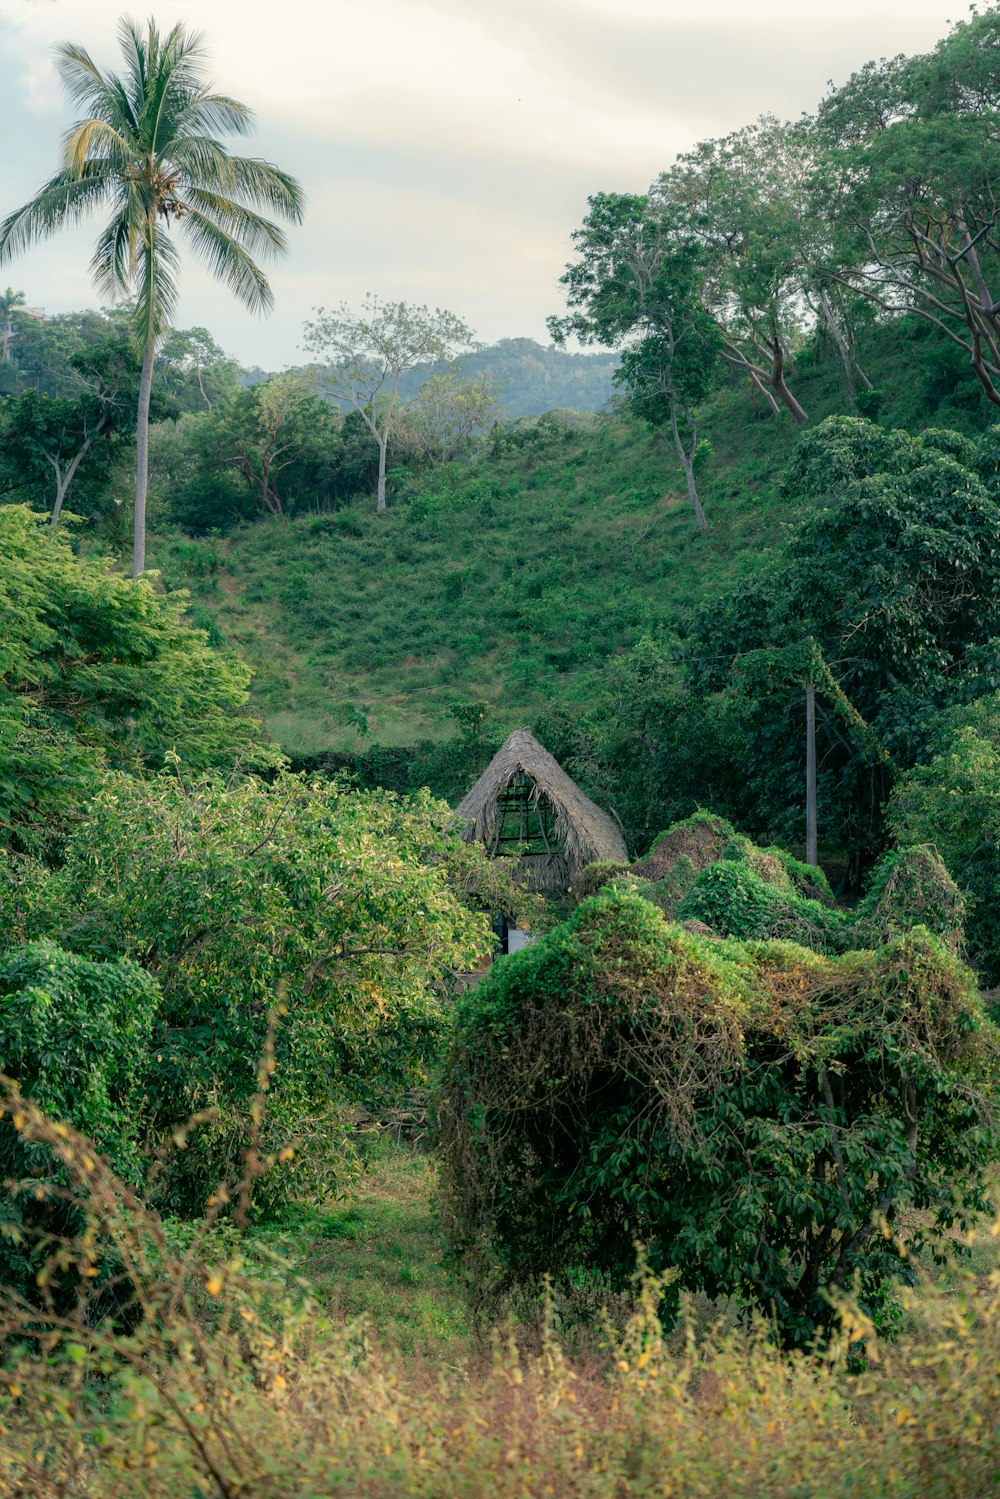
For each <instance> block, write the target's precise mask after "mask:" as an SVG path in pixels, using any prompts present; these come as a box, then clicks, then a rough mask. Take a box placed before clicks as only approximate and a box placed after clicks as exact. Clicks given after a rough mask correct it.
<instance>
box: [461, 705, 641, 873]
mask: <svg viewBox="0 0 1000 1499" xmlns="http://www.w3.org/2000/svg"><path fill="white" fill-rule="evenodd" d="M514 783H517V784H518V785H522V784H524V783H527V796H528V800H529V801H530V803H531V804H532V806H534V807H535V808H539V807H540V804H542V803H547V810H548V811H549V812H550V813H551V825H552V831H553V833H554V840H553V843H552V846H551V848H549V849H547V850H544V851H541V852H532V853H530V854H527V855H525V856H524V857H523V858H522V860H521V866H520V870H519V874H520V877H521V878H522V879H523V881H524V883H525V884H526V885H528V886H529V888H530V889H533V890H564V889H565V888H566V886H567V885H571V884H572V883H573V881H574V880H575V879H576V877H577V876H578V875H579V873H580V870H581V869H582V868H583V866H584V865H585V864H592V863H594V862H595V861H596V860H601V861H604V860H609V861H613V862H615V863H620V864H627V863H628V857H629V856H628V849H627V848H626V846H625V839H624V838H623V837H622V835H621V833H620V831H619V830H618V828H617V827H616V826H615V824H614V823H613V822H612V820H611V818H610V817H609V816H608V814H607V813H606V812H602V811H601V809H600V807H597V806H595V805H594V803H593V802H592V801H591V800H590V798H589V797H588V796H584V794H583V792H582V791H581V790H580V788H579V786H577V784H576V782H575V781H572V780H570V778H569V776H568V775H567V774H566V772H565V771H564V770H563V769H562V767H561V766H560V765H559V764H558V762H557V761H556V760H555V759H553V757H552V756H551V755H550V754H549V752H548V750H547V749H543V747H542V746H541V745H540V744H539V742H538V740H537V739H536V738H535V737H534V735H533V734H530V733H529V732H528V730H527V729H515V731H514V733H513V734H511V736H510V738H509V739H508V740H507V741H506V742H505V743H504V744H503V745H502V746H501V748H500V749H499V750H498V751H497V753H496V754H495V755H494V756H493V759H492V760H491V761H490V763H489V765H488V766H487V767H486V769H485V770H484V771H483V774H482V775H481V776H480V777H479V780H478V781H477V782H476V784H475V785H474V786H473V788H472V790H471V791H470V792H469V794H468V796H467V797H466V798H465V799H464V801H462V802H461V804H460V805H459V808H458V816H459V818H460V819H461V821H462V823H463V830H462V836H463V838H464V839H465V841H466V842H467V843H471V842H472V841H473V840H478V841H479V842H480V843H485V845H486V847H487V848H488V849H490V851H491V852H495V851H496V848H497V842H498V837H499V833H500V819H501V817H502V815H503V814H502V802H503V797H504V793H505V792H507V790H508V788H509V787H510V786H511V785H512V784H514Z"/></svg>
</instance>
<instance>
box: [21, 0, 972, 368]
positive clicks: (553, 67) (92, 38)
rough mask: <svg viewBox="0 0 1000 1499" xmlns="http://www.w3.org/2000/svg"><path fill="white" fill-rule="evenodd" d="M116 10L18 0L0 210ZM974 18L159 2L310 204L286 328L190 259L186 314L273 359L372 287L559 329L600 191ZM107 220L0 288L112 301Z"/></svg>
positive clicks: (70, 0) (601, 5) (227, 341)
mask: <svg viewBox="0 0 1000 1499" xmlns="http://www.w3.org/2000/svg"><path fill="white" fill-rule="evenodd" d="M147 4H148V0H147ZM147 4H141V5H137V6H136V7H134V8H133V11H134V13H136V14H138V15H139V16H140V17H143V16H144V14H145V12H146V9H147ZM122 9H123V6H122V3H121V0H0V216H4V215H6V214H7V213H8V212H10V210H11V209H13V208H15V207H18V206H20V204H21V203H23V202H24V201H25V200H26V199H28V198H29V197H30V196H31V195H32V194H33V193H34V191H35V190H36V189H37V188H38V187H39V186H40V184H41V183H42V182H43V181H44V180H45V178H46V177H48V176H49V175H50V174H51V173H52V172H53V171H54V170H55V169H56V167H57V165H58V161H59V146H60V136H61V132H62V131H63V130H64V129H65V127H66V125H67V124H68V123H69V121H70V119H71V114H70V111H69V110H68V108H67V107H66V105H65V103H64V101H63V97H62V92H61V87H60V83H59V80H58V78H57V76H56V74H55V71H54V69H53V67H52V63H51V48H52V45H53V43H55V42H60V41H73V42H79V43H81V44H83V45H84V46H86V47H87V48H88V49H89V50H90V52H91V53H92V55H93V56H94V57H95V58H96V59H97V61H98V62H99V63H100V64H102V65H106V66H108V67H114V66H116V65H117V43H116V37H115V24H116V21H117V19H118V17H119V15H120V14H121V13H122ZM965 12H966V6H965V4H964V3H962V0H959V3H956V0H837V3H836V4H833V3H830V4H826V3H822V0H685V3H681V0H377V3H375V0H267V3H264V0H198V3H197V4H195V3H193V0H163V3H161V4H159V5H158V6H157V10H156V14H157V21H158V23H159V24H160V26H161V27H163V28H166V27H169V26H170V25H172V24H173V23H174V21H176V20H181V21H184V22H187V23H189V24H191V25H193V26H195V27H196V28H199V29H201V30H202V31H203V32H204V33H205V36H206V38H207V40H208V43H209V49H210V62H211V73H212V77H213V80H214V82H215V84H216V85H217V87H218V88H219V89H220V90H221V91H223V92H225V93H228V94H233V95H235V96H236V97H237V98H239V99H242V100H243V101H244V102H245V103H247V104H250V105H251V106H253V108H254V109H255V110H256V111H257V113H258V116H259V130H258V133H257V135H256V137H254V138H252V141H251V143H250V144H249V145H246V144H243V145H240V146H239V147H238V148H237V149H241V150H245V151H248V152H250V153H252V154H256V155H260V156H264V157H266V158H267V159H269V160H271V161H275V162H277V163H278V164H279V165H280V166H282V167H283V168H285V170H286V171H289V172H292V173H294V174H295V175H296V176H297V177H298V178H299V179H300V180H301V182H302V184H303V186H304V188H305V190H306V194H307V198H308V202H307V210H306V219H305V222H304V224H303V225H302V227H301V228H299V229H295V230H293V231H292V232H291V236H290V238H291V250H290V253H289V255H288V257H287V259H286V260H284V261H283V262H282V263H281V264H279V265H278V266H277V267H276V268H275V269H274V271H273V275H272V282H273V285H274V290H275V294H276V307H275V311H274V313H273V314H272V316H271V317H270V319H268V320H267V321H266V322H261V321H259V320H257V319H254V318H251V317H250V316H249V315H248V314H247V313H245V312H244V311H243V310H242V309H241V308H240V307H238V306H237V305H236V304H235V303H234V302H233V301H232V299H231V298H230V297H229V295H228V293H227V292H226V291H225V290H223V289H221V288H220V287H218V286H216V285H214V284H213V283H212V282H211V280H210V278H209V277H208V276H207V275H206V274H205V273H204V272H202V271H201V270H200V268H199V267H198V266H197V265H196V263H195V262H194V261H193V260H192V259H191V258H190V257H188V258H187V259H186V261H185V266H184V271H183V289H182V300H181V307H180V312H179V319H178V321H179V323H180V324H181V325H182V326H191V325H193V324H204V325H205V326H207V327H208V328H210V329H211V330H212V332H213V333H214V334H215V336H216V337H217V338H218V340H219V341H220V343H222V344H223V345H224V347H225V348H227V349H228V350H229V351H230V352H231V353H233V354H235V355H236V356H237V357H238V358H240V359H241V360H243V361H244V362H245V363H247V364H261V365H264V366H265V367H268V368H277V367H279V366H281V365H284V364H288V363H294V362H296V361H297V360H299V359H301V358H303V357H304V356H303V354H302V351H301V337H302V323H303V321H304V319H305V318H306V317H308V316H309V313H310V309H311V308H312V307H314V306H316V305H317V304H320V303H325V304H326V305H328V306H329V305H331V304H334V303H337V302H340V301H342V300H346V301H348V302H357V301H358V300H360V298H361V296H362V295H363V293H364V292H365V291H368V290H371V291H375V292H378V293H380V294H381V295H383V296H385V297H391V298H400V297H402V298H406V299H408V300H411V301H417V302H427V303H429V304H430V305H432V306H441V307H447V308H449V309H451V310H452V311H454V312H457V313H459V314H461V315H462V316H463V317H465V318H466V319H467V320H468V321H469V322H470V323H471V324H472V325H473V327H474V328H475V329H476V331H477V332H478V334H479V336H480V337H481V338H482V339H484V340H486V341H488V342H492V341H494V340H495V339H498V338H503V337H515V336H519V335H527V336H529V337H533V338H537V339H539V340H540V341H542V342H547V335H546V332H545V318H546V316H547V315H548V314H549V313H552V312H559V311H560V310H561V298H560V289H559V287H558V285H557V282H558V278H559V276H560V274H561V272H562V270H563V268H564V266H565V263H566V261H567V259H568V258H569V257H570V254H571V246H570V243H569V236H570V234H571V233H572V231H573V230H574V229H575V228H576V227H577V226H578V225H579V223H580V221H581V219H582V218H583V215H584V213H585V210H586V200H587V196H588V194H590V193H593V192H599V191H623V192H641V191H643V190H644V189H645V188H646V187H647V186H648V184H649V182H650V181H651V180H652V178H653V177H654V176H655V175H656V174H657V173H658V172H659V171H661V170H662V169H663V168H664V167H666V166H668V165H669V163H670V162H671V161H672V159H673V158H674V156H675V155H676V154H677V152H678V151H682V150H684V149H685V148H687V147H688V146H690V145H691V144H693V143H694V142H695V141H697V140H702V139H705V138H706V137H709V136H714V135H719V134H722V133H724V132H726V131H729V130H732V129H735V128H737V127H738V126H740V125H742V124H745V123H747V122H749V121H750V120H752V119H754V118H755V117H756V116H757V115H759V114H762V113H765V112H767V113H773V114H777V115H780V116H783V117H795V116H797V115H799V114H800V113H801V112H802V111H803V110H808V109H812V108H813V107H814V106H815V104H816V103H817V101H818V100H819V98H820V97H821V96H822V94H823V92H824V91H825V88H826V84H827V81H828V80H830V79H833V80H834V81H835V82H842V81H843V80H844V79H845V78H846V77H847V76H848V74H849V73H850V72H852V71H853V69H855V68H856V67H858V66H860V65H861V64H862V63H864V62H865V61H866V60H867V59H868V58H870V57H878V56H883V55H891V54H894V53H897V52H908V53H909V52H919V51H924V50H926V49H927V48H929V47H931V46H932V45H933V44H934V42H935V41H936V40H937V39H938V38H939V37H940V36H942V35H944V33H945V32H946V31H947V30H948V22H949V18H951V17H955V18H957V17H959V16H961V15H963V14H964V13H965ZM95 234H96V225H95V224H91V225H88V226H87V227H86V228H85V229H81V230H72V231H64V232H63V233H62V234H60V235H59V236H58V238H57V239H55V240H53V241H52V242H50V243H49V244H48V245H46V246H44V247H42V248H40V249H39V250H37V251H34V252H32V253H31V254H30V255H29V256H25V257H23V258H22V259H20V260H18V261H16V262H14V263H12V264H10V265H9V267H8V266H5V267H4V268H3V270H0V285H7V284H8V283H10V284H13V285H14V286H15V287H16V288H17V289H23V290H24V292H25V293H26V295H27V298H28V301H29V303H30V304H32V305H37V306H43V307H45V308H46V309H47V310H49V311H52V312H59V311H66V310H69V309H72V308H79V307H86V306H93V305H95V300H96V299H95V296H94V293H93V291H92V290H91V287H90V284H89V281H88V277H87V262H88V260H89V253H90V245H91V242H92V240H93V239H94V237H95Z"/></svg>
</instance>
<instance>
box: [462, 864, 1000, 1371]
mask: <svg viewBox="0 0 1000 1499" xmlns="http://www.w3.org/2000/svg"><path fill="white" fill-rule="evenodd" d="M717 867H718V866H717ZM994 1059H995V1033H994V1032H993V1029H992V1027H991V1026H990V1024H989V1022H988V1021H986V1020H985V1018H984V1016H983V1012H982V1007H981V1003H980V1000H979V997H978V994H977V992H976V988H975V985H974V984H973V982H972V978H971V976H970V975H969V973H968V972H967V971H966V970H965V969H964V968H963V967H962V966H961V964H960V963H959V962H958V961H957V960H956V959H955V957H954V956H953V955H952V954H951V953H950V952H949V951H948V950H947V949H946V948H945V947H944V946H942V945H941V944H940V943H939V942H938V941H937V940H936V939H935V938H934V937H932V936H931V935H930V933H928V932H927V931H926V930H925V929H923V928H916V929H915V930H914V931H912V932H910V933H908V934H907V935H906V936H904V937H901V938H899V939H897V940H896V941H894V942H893V943H890V944H889V945H887V946H885V947H882V948H880V949H878V950H877V951H875V952H853V953H848V954H846V955H845V956H843V957H840V958H836V959H830V958H823V957H821V956H819V955H817V954H815V953H812V952H809V951H807V950H806V949H803V948H800V947H795V946H792V945H791V944H788V943H739V942H735V941H725V942H723V941H712V940H706V939H699V938H696V937H694V936H691V935H689V934H688V933H686V932H684V931H682V930H681V929H680V928H678V927H675V926H670V925H668V924H667V922H666V921H665V920H664V918H663V916H662V914H661V913H660V912H659V911H658V910H656V909H655V908H654V907H653V906H651V905H649V904H648V902H646V901H643V900H642V899H640V898H638V897H636V896H635V895H631V894H614V893H613V894H609V895H602V896H596V897H594V898H593V899H591V900H588V901H586V902H584V904H583V905H582V906H580V908H579V909H578V911H577V912H576V913H575V915H574V916H573V917H572V918H571V919H570V920H569V921H568V922H566V923H564V924H563V925H562V926H560V927H558V928H556V929H555V930H554V931H553V932H551V933H550V934H549V935H548V936H546V937H544V938H542V939H541V940H540V941H539V942H538V943H537V944H536V945H535V946H534V947H532V948H529V949H527V950H525V951H524V952H523V953H519V954H517V955H516V956H514V957H513V958H511V959H509V960H506V961H504V962H503V963H501V964H499V965H497V967H496V968H495V969H494V970H493V973H492V974H491V976H490V978H489V979H488V980H487V981H486V982H485V983H483V984H482V985H481V986H480V988H479V989H478V990H477V991H476V992H475V993H474V994H472V995H471V996H470V997H469V998H468V999H467V1000H466V1002H465V1004H464V1006H463V1008H462V1010H461V1013H460V1017H459V1022H458V1031H457V1038H456V1041H455V1043H454V1046H453V1049H452V1052H451V1056H450V1060H449V1063H448V1067H447V1075H446V1081H445V1085H444V1089H443V1093H442V1097H441V1102H440V1126H441V1131H442V1138H443V1148H444V1191H445V1203H446V1221H447V1224H448V1228H449V1232H450V1235H451V1240H452V1244H453V1247H454V1250H455V1252H456V1254H457V1255H458V1256H459V1258H460V1259H461V1260H462V1262H463V1263H464V1266H465V1269H466V1271H467V1273H468V1274H469V1275H470V1276H471V1278H472V1281H473V1283H474V1284H475V1285H476V1286H477V1287H478V1289H479V1294H480V1295H481V1296H488V1295H489V1294H490V1293H491V1292H492V1293H498V1292H501V1291H503V1290H504V1289H505V1288H509V1287H511V1286H513V1285H517V1284H520V1285H524V1284H531V1283H534V1282H535V1281H536V1280H537V1278H538V1277H539V1276H541V1275H543V1274H549V1275H553V1276H556V1277H560V1276H565V1275H566V1274H567V1273H568V1272H571V1271H572V1270H573V1268H574V1267H584V1266H585V1267H588V1269H589V1271H590V1272H591V1273H593V1272H595V1271H603V1272H604V1273H606V1274H607V1275H608V1276H609V1277H610V1278H611V1280H612V1282H613V1283H616V1284H621V1283H623V1281H624V1280H625V1279H626V1278H627V1276H628V1274H629V1273H630V1272H631V1270H632V1268H633V1266H634V1255H635V1250H634V1245H635V1241H636V1240H637V1239H638V1240H641V1241H642V1242H643V1243H644V1244H645V1245H646V1252H647V1254H648V1255H649V1256H650V1259H651V1261H652V1263H653V1264H654V1267H665V1266H673V1267H676V1269H677V1271H678V1275H679V1284H681V1285H684V1286H688V1287H691V1288H698V1289H701V1290H704V1291H707V1292H708V1293H709V1294H710V1295H720V1294H732V1295H736V1296H738V1297H739V1298H741V1299H742V1300H743V1301H745V1302H748V1303H751V1304H755V1305H757V1306H759V1307H761V1309H763V1310H765V1311H767V1312H769V1313H771V1314H773V1316H774V1317H775V1319H776V1321H777V1323H778V1325H779V1326H780V1328H781V1331H782V1334H783V1337H784V1338H785V1339H786V1341H788V1342H791V1343H804V1342H808V1341H809V1340H810V1339H811V1338H812V1337H813V1336H814V1335H815V1333H816V1330H817V1329H818V1328H823V1327H827V1326H829V1324H830V1319H831V1315H832V1314H831V1309H830V1303H829V1300H828V1297H829V1295H830V1293H831V1292H834V1291H836V1290H837V1288H843V1287H845V1286H847V1285H849V1284H851V1283H852V1282H853V1281H855V1280H858V1281H859V1283H860V1285H861V1287H862V1289H863V1291H864V1293H865V1295H866V1296H867V1297H869V1298H872V1299H877V1298H878V1297H879V1296H880V1295H881V1294H882V1287H883V1284H884V1282H885V1281H886V1279H887V1278H891V1277H894V1276H896V1277H903V1278H905V1277H906V1276H907V1275H908V1274H909V1271H910V1266H911V1264H912V1258H913V1255H914V1254H915V1253H916V1252H917V1251H918V1250H919V1249H920V1247H921V1244H922V1243H923V1242H924V1241H925V1240H928V1239H929V1240H933V1239H934V1238H935V1237H936V1236H937V1235H939V1234H941V1233H942V1232H943V1231H944V1230H945V1229H946V1228H947V1227H948V1226H949V1225H950V1224H951V1223H953V1222H954V1221H955V1220H956V1219H958V1220H960V1221H964V1220H965V1218H966V1215H967V1214H968V1213H970V1212H971V1211H973V1210H974V1209H976V1208H978V1207H981V1206H982V1205H983V1196H982V1172H983V1170H984V1167H985V1165H986V1163H987V1162H988V1161H989V1159H990V1152H991V1150H992V1149H993V1147H994V1146H995V1143H996V1128H995V1121H994V1118H993V1105H992V1103H991V1102H990V1093H989V1075H988V1069H989V1067H990V1066H992V1064H993V1061H994ZM913 1208H918V1209H920V1210H921V1219H920V1220H919V1221H920V1223H921V1224H923V1225H925V1226H923V1227H915V1226H913V1227H909V1228H908V1229H907V1237H908V1244H907V1246H906V1248H902V1247H900V1245H899V1243H898V1242H897V1241H896V1239H895V1238H894V1237H893V1234H894V1232H895V1231H900V1232H901V1231H902V1223H903V1220H904V1217H906V1215H908V1214H909V1212H910V1210H911V1209H913ZM907 1221H908V1222H912V1220H909V1219H907ZM881 1225H888V1228H887V1232H886V1234H885V1235H883V1232H882V1230H881Z"/></svg>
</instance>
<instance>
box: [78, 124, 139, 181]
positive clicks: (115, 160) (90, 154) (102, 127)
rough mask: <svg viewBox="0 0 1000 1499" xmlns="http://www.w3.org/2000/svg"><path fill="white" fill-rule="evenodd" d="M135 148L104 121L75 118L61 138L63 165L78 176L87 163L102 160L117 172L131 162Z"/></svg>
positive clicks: (119, 132)
mask: <svg viewBox="0 0 1000 1499" xmlns="http://www.w3.org/2000/svg"><path fill="white" fill-rule="evenodd" d="M135 156H136V152H135V148H134V146H133V144H132V142H131V141H129V140H126V138H125V136H123V135H122V133H121V131H120V130H117V129H116V128H115V126H114V125H110V124H109V123H108V121H107V120H99V119H94V118H91V119H89V120H78V121H77V123H76V124H75V125H72V126H71V127H70V129H69V130H68V131H67V132H66V136H65V139H64V141H63V164H64V166H65V168H66V170H67V171H69V172H74V173H75V174H76V175H77V176H78V177H79V176H80V175H81V174H82V172H83V169H84V167H85V166H86V165H87V163H88V162H94V161H101V162H106V163H107V165H108V166H109V167H115V168H116V169H117V170H118V171H122V170H124V168H125V167H126V166H127V165H128V164H129V162H131V161H134V160H135Z"/></svg>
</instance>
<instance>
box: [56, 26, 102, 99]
mask: <svg viewBox="0 0 1000 1499" xmlns="http://www.w3.org/2000/svg"><path fill="white" fill-rule="evenodd" d="M54 50H55V57H56V71H57V72H58V74H59V76H60V78H61V79H62V81H63V87H64V88H65V90H66V92H67V93H68V94H69V96H70V98H71V99H72V100H73V102H74V103H75V104H82V105H86V106H88V107H89V109H90V111H91V113H95V114H96V113H99V112H100V110H101V106H102V105H103V104H105V103H106V100H107V96H108V81H107V79H106V78H105V77H104V74H103V73H102V72H101V70H100V68H99V67H98V66H97V64H96V62H95V61H94V59H93V58H92V57H91V55H90V53H89V52H88V51H87V49H86V47H78V46H76V44H75V43H73V42H63V43H62V44H61V45H60V46H58V47H56V48H55V49H54Z"/></svg>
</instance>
